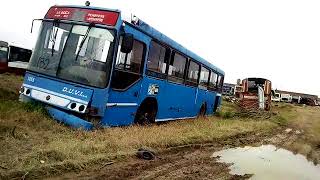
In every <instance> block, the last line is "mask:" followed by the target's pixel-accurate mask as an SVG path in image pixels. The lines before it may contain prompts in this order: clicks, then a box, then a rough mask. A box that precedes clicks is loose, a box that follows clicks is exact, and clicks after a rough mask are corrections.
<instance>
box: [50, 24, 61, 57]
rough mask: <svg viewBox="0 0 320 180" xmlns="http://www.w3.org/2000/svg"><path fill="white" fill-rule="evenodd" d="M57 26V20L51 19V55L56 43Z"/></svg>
mask: <svg viewBox="0 0 320 180" xmlns="http://www.w3.org/2000/svg"><path fill="white" fill-rule="evenodd" d="M58 28H59V20H54V21H52V32H51V37H50V41H51V42H52V46H51V56H53V53H54V46H55V44H56V39H57V34H58V31H59V29H58Z"/></svg>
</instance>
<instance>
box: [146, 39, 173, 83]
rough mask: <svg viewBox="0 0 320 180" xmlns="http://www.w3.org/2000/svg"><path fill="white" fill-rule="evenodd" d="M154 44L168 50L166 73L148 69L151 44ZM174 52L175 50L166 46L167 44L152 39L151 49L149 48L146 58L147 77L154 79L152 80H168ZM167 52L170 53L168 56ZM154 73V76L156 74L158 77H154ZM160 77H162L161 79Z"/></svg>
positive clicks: (165, 61) (165, 59)
mask: <svg viewBox="0 0 320 180" xmlns="http://www.w3.org/2000/svg"><path fill="white" fill-rule="evenodd" d="M152 42H154V43H157V44H158V45H160V46H162V47H163V48H165V49H166V52H165V58H164V63H166V69H165V72H164V73H162V72H157V71H153V70H149V69H148V58H149V53H150V47H151V43H152ZM172 51H173V49H172V48H171V47H170V46H168V45H166V44H165V43H163V42H160V41H159V40H157V39H154V38H153V39H151V41H150V43H149V47H148V57H147V55H146V57H145V58H146V59H145V68H146V71H145V75H147V76H149V77H152V78H156V79H160V80H167V79H168V70H169V62H170V58H171V55H172ZM167 52H168V54H166V53H167ZM152 73H154V74H156V75H158V76H154V75H152ZM159 75H160V76H161V77H159Z"/></svg>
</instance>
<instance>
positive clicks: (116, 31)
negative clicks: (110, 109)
mask: <svg viewBox="0 0 320 180" xmlns="http://www.w3.org/2000/svg"><path fill="white" fill-rule="evenodd" d="M57 20H58V21H59V23H67V24H72V25H82V26H89V25H90V23H88V22H83V21H74V20H63V19H46V18H44V19H33V21H32V23H34V21H41V23H42V22H53V21H57ZM93 27H96V28H102V29H110V30H113V31H114V34H115V36H114V37H115V41H116V42H115V43H114V46H116V45H118V44H119V42H118V41H119V40H118V38H116V37H119V36H118V33H119V32H118V30H117V28H116V27H115V26H108V25H104V24H94V26H93ZM31 28H33V25H32V27H31ZM40 28H42V24H41V25H40ZM39 30H40V31H41V29H39ZM40 31H39V33H40ZM68 38H69V37H68ZM64 48H65V47H64ZM64 48H63V51H64ZM114 48H115V47H114ZM33 51H34V50H32V53H33ZM115 56H116V51H115V50H114V51H113V57H112V63H111V66H112V67H111V68H110V72H109V78H108V79H107V82H106V84H105V86H104V87H99V86H92V85H88V84H85V83H80V82H76V81H72V80H65V79H61V78H58V77H55V76H50V75H48V74H44V73H41V72H37V71H33V70H31V69H29V68H27V71H29V72H32V73H34V74H40V75H43V76H47V77H48V78H50V79H59V80H62V81H67V82H70V83H73V84H75V85H77V84H79V85H82V86H85V87H93V88H98V89H106V88H109V87H110V85H111V80H112V73H113V69H114V68H113V64H114V63H115ZM31 57H32V55H31ZM31 57H30V60H31ZM29 62H30V61H29ZM106 73H108V72H106Z"/></svg>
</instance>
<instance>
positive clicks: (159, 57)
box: [147, 41, 169, 73]
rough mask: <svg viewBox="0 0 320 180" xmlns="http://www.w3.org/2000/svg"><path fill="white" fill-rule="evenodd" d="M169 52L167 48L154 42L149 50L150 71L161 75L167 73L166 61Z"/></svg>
mask: <svg viewBox="0 0 320 180" xmlns="http://www.w3.org/2000/svg"><path fill="white" fill-rule="evenodd" d="M168 53H169V52H168V51H167V49H166V48H165V47H163V46H161V45H160V44H158V43H156V42H154V41H152V42H151V45H150V50H149V57H148V63H147V68H148V70H151V71H154V72H159V73H166V67H167V63H166V59H167V56H169V55H168Z"/></svg>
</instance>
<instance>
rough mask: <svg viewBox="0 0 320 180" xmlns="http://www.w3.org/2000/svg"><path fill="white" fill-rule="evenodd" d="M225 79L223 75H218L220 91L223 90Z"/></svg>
mask: <svg viewBox="0 0 320 180" xmlns="http://www.w3.org/2000/svg"><path fill="white" fill-rule="evenodd" d="M223 79H224V77H223V76H222V75H219V76H218V89H219V91H220V92H221V91H222V86H223Z"/></svg>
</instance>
